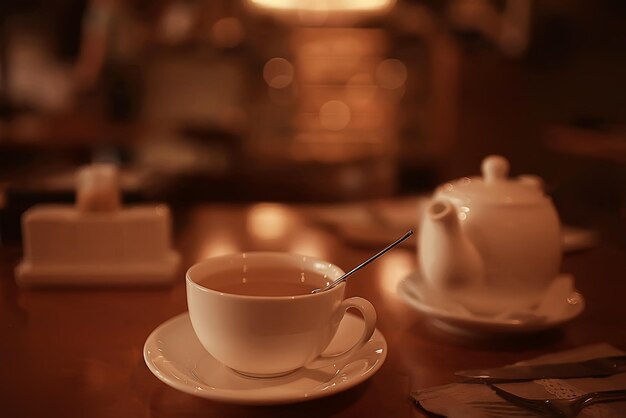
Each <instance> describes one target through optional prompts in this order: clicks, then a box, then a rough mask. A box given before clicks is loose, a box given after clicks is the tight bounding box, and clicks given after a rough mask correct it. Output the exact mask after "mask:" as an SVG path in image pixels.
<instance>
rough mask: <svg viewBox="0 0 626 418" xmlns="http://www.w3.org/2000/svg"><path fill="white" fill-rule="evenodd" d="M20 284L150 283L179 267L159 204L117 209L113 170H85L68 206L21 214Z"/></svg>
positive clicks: (164, 211)
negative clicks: (21, 252) (21, 250)
mask: <svg viewBox="0 0 626 418" xmlns="http://www.w3.org/2000/svg"><path fill="white" fill-rule="evenodd" d="M22 235H23V245H24V247H23V248H24V258H23V260H22V261H21V263H20V264H19V265H18V266H17V267H16V268H15V276H16V280H17V283H18V284H19V285H21V286H73V285H83V286H94V285H113V286H124V285H157V284H166V283H169V282H171V281H172V280H173V279H174V277H175V275H176V273H177V272H178V268H179V265H180V256H179V254H178V253H177V252H176V251H175V250H173V249H172V246H171V213H170V210H169V208H168V207H167V206H166V205H164V204H152V205H137V206H129V207H122V206H121V204H120V192H119V185H118V172H117V168H116V167H115V166H113V165H110V164H93V165H90V166H87V167H85V168H83V169H81V170H80V171H79V173H78V177H77V188H76V205H75V206H72V205H52V204H42V205H36V206H33V207H31V208H30V209H28V210H27V211H26V212H25V213H24V214H23V215H22Z"/></svg>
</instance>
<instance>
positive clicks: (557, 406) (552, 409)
mask: <svg viewBox="0 0 626 418" xmlns="http://www.w3.org/2000/svg"><path fill="white" fill-rule="evenodd" d="M489 387H491V389H493V390H494V391H495V392H496V393H497V394H498V395H499V396H500V397H501V398H503V399H505V400H507V401H509V402H511V403H512V404H515V405H518V406H521V407H523V408H526V409H528V410H531V411H533V412H537V413H542V414H546V413H548V414H551V415H553V416H557V417H565V418H574V417H576V416H578V414H579V413H580V411H582V410H583V408H585V407H587V406H589V405H592V404H594V403H599V402H615V401H625V400H626V389H622V390H607V391H601V392H590V393H586V394H584V395H580V396H576V397H574V398H569V399H526V398H522V397H521V396H517V395H514V394H512V393H509V392H507V391H505V390H502V389H500V388H499V387H497V386H494V385H489Z"/></svg>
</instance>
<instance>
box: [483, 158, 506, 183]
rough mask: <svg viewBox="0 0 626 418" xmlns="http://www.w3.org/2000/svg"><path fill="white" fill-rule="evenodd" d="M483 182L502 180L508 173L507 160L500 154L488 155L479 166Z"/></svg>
mask: <svg viewBox="0 0 626 418" xmlns="http://www.w3.org/2000/svg"><path fill="white" fill-rule="evenodd" d="M481 169H482V172H483V179H484V181H485V183H487V184H489V183H493V182H495V181H498V180H504V179H506V178H507V176H508V175H509V161H508V160H507V159H506V158H504V157H502V156H500V155H490V156H488V157H487V158H485V159H484V160H483V163H482V166H481Z"/></svg>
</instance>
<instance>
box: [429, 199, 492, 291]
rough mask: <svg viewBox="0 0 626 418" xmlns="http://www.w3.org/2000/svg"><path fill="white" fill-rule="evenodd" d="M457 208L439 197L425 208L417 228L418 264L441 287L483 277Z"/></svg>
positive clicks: (460, 285) (454, 287)
mask: <svg viewBox="0 0 626 418" xmlns="http://www.w3.org/2000/svg"><path fill="white" fill-rule="evenodd" d="M460 222H461V220H460V219H459V216H458V215H457V208H456V207H455V206H454V205H453V204H452V203H451V202H449V201H447V200H444V199H438V200H435V201H433V202H431V204H430V205H429V207H428V208H427V209H426V214H425V218H424V223H423V225H422V229H421V231H420V241H419V253H420V267H421V270H422V273H423V275H424V278H425V279H426V280H427V281H428V282H429V283H430V284H431V285H432V286H433V287H435V288H438V289H440V290H443V291H446V290H447V291H449V290H459V289H463V288H467V287H471V286H474V285H479V284H482V282H483V281H484V268H483V261H482V258H481V256H480V254H479V253H478V251H477V250H476V248H475V246H474V244H473V243H472V242H470V241H469V239H468V238H467V237H466V236H465V232H464V231H463V228H461V225H460Z"/></svg>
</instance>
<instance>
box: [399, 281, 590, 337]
mask: <svg viewBox="0 0 626 418" xmlns="http://www.w3.org/2000/svg"><path fill="white" fill-rule="evenodd" d="M556 280H567V276H559V277H558V278H557V279H556ZM570 280H571V279H570ZM428 292H429V290H428V289H427V287H426V285H425V283H424V282H423V281H422V279H421V277H420V274H419V272H413V273H411V274H410V275H409V276H407V277H405V278H404V279H402V280H401V281H400V283H399V284H398V294H399V295H400V297H401V298H402V299H403V300H404V301H405V302H407V303H408V304H409V305H410V306H412V307H413V308H415V309H416V310H418V311H419V312H422V313H423V314H425V315H427V316H428V317H429V318H430V319H431V320H432V323H433V324H434V325H436V326H437V327H439V328H441V329H443V330H445V331H450V332H453V333H457V334H464V335H488V334H499V333H530V332H538V331H543V330H547V329H551V328H554V327H557V326H559V325H563V324H565V323H567V322H569V321H571V320H572V319H574V318H576V317H577V316H578V315H580V314H581V313H582V311H583V310H584V309H585V300H584V298H583V296H582V294H580V292H578V291H576V290H573V289H572V290H571V292H567V294H566V295H562V297H559V298H558V300H554V301H553V302H551V303H548V304H546V303H542V304H543V305H544V306H548V305H549V306H550V309H549V310H545V311H537V310H533V311H528V312H515V313H510V314H505V315H494V316H487V315H474V314H472V313H470V312H468V311H467V310H464V309H453V305H451V304H450V303H448V304H444V303H441V301H439V300H437V298H430V297H428V296H427V295H428V294H429V293H428Z"/></svg>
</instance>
